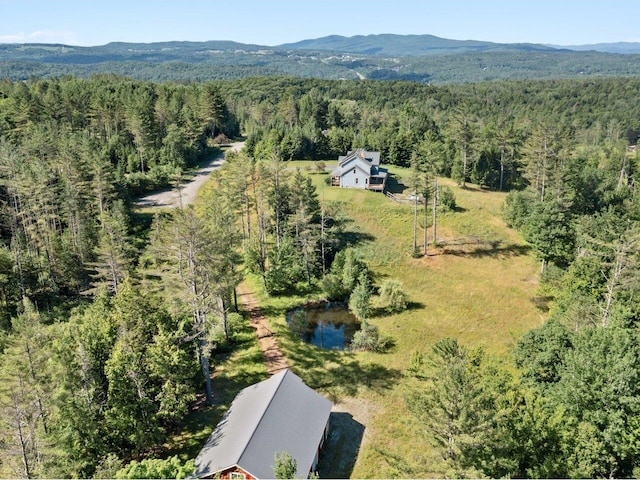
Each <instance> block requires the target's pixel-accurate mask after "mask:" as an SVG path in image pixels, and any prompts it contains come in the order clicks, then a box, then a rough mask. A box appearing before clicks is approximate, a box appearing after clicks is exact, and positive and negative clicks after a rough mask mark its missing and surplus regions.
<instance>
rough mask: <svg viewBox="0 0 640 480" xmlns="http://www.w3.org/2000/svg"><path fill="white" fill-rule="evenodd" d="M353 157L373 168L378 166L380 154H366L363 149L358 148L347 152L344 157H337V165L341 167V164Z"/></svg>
mask: <svg viewBox="0 0 640 480" xmlns="http://www.w3.org/2000/svg"><path fill="white" fill-rule="evenodd" d="M354 156H358V157H360V158H364V159H365V160H367V161H368V162H369V163H370V164H371V165H374V166H377V165H380V152H367V151H366V150H365V149H363V148H358V149H356V150H352V151H350V152H348V153H347V154H346V155H341V156H339V157H338V165H342V164H343V163H345V162H347V161H349V160H350V159H351V158H352V157H354Z"/></svg>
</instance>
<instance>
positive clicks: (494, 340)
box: [253, 162, 545, 478]
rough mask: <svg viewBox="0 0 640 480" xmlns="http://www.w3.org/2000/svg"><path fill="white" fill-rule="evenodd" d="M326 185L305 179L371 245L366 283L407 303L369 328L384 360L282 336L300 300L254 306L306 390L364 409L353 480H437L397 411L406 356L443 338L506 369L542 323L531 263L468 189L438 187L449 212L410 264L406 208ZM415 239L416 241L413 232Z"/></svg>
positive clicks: (495, 197)
mask: <svg viewBox="0 0 640 480" xmlns="http://www.w3.org/2000/svg"><path fill="white" fill-rule="evenodd" d="M307 164H308V162H305V163H302V162H292V164H291V166H294V167H295V166H298V165H307ZM328 165H330V164H329V163H328ZM391 172H392V173H393V174H394V176H395V179H396V180H397V181H399V182H402V176H403V175H405V176H406V175H407V171H406V170H404V169H399V168H392V169H391ZM326 176H327V175H324V174H318V173H313V174H312V178H313V181H314V184H315V185H316V187H317V189H318V194H319V196H320V198H321V199H324V201H325V202H328V201H339V202H342V203H343V205H344V210H345V213H346V214H347V216H348V217H350V218H351V219H352V220H353V223H351V224H350V226H349V228H350V229H351V230H352V231H354V232H357V233H361V234H365V235H362V236H363V237H366V238H371V240H366V241H363V242H362V243H360V244H359V245H358V246H357V247H356V248H357V249H358V250H359V252H360V253H361V255H362V256H363V258H364V259H365V260H366V261H367V263H368V264H369V266H370V268H371V269H372V270H373V272H374V274H375V277H376V283H378V284H380V283H381V282H382V281H383V280H384V278H396V279H398V280H400V281H401V282H402V283H403V285H404V288H405V290H406V292H407V293H408V294H409V297H410V300H411V302H412V303H411V308H410V309H408V310H407V311H405V312H402V313H400V314H396V315H391V316H379V317H376V318H374V319H373V320H372V322H373V323H375V324H376V325H377V326H378V327H379V328H380V330H381V332H382V333H383V334H385V335H388V336H390V337H392V339H393V341H394V344H395V345H394V347H393V348H392V349H391V351H389V352H387V353H384V354H373V353H345V352H333V351H323V350H320V349H318V348H316V347H313V346H310V345H306V344H303V343H302V342H300V341H299V340H298V339H297V338H295V337H294V336H293V335H291V334H290V332H289V331H288V329H287V327H286V323H285V318H284V313H285V311H286V310H287V308H290V307H291V306H293V305H295V304H297V303H301V302H303V301H304V300H305V299H302V298H286V299H282V298H280V299H270V298H268V297H266V296H265V295H264V293H260V294H259V298H260V302H261V304H262V305H263V306H264V308H265V311H266V312H267V313H268V315H269V318H270V321H271V324H272V326H273V329H274V331H276V332H277V333H278V335H279V336H280V344H281V346H282V347H283V348H284V350H285V353H286V355H287V357H288V358H289V359H290V362H291V364H292V365H293V369H294V370H295V371H296V372H297V373H298V374H299V375H301V376H302V377H303V378H304V379H305V381H306V382H307V383H308V384H309V385H311V386H312V387H314V388H316V389H318V390H319V391H321V392H323V393H324V394H325V395H327V396H328V397H329V398H331V399H332V400H334V401H340V400H341V399H345V398H346V397H352V398H356V399H359V400H362V402H364V404H365V405H368V417H367V418H368V419H369V421H368V423H367V425H366V430H365V436H364V438H365V440H364V442H363V444H362V447H361V450H360V453H359V456H358V460H357V462H356V465H355V468H354V470H353V473H352V476H353V477H359V478H371V477H377V478H381V477H383V478H390V477H396V476H401V477H429V476H431V477H434V476H435V477H441V476H442V474H443V472H442V471H441V470H440V469H439V467H440V463H439V460H438V458H437V456H436V455H435V453H434V452H433V451H432V449H430V448H429V447H428V446H427V444H426V442H425V441H424V439H423V437H422V436H421V432H420V428H419V425H416V424H415V420H414V419H413V417H412V416H411V415H410V414H409V413H408V412H407V409H406V406H405V403H404V392H405V391H406V387H407V383H408V379H407V378H406V377H405V375H404V373H405V371H406V368H407V366H408V364H409V359H410V357H411V354H412V352H414V351H419V352H428V351H429V349H430V347H431V345H432V344H433V342H434V341H435V340H437V339H439V338H442V337H445V336H449V337H456V338H457V339H458V340H459V341H461V342H462V343H463V344H465V345H469V346H482V347H484V348H485V350H486V352H487V353H488V354H489V355H490V356H492V357H494V358H495V359H496V360H497V361H503V362H507V363H509V362H510V359H509V351H510V350H511V347H512V346H513V344H514V342H515V341H516V340H517V339H518V338H519V337H520V336H521V335H522V334H523V333H524V332H526V331H527V330H529V329H531V328H533V327H535V326H538V325H540V324H541V323H542V322H543V321H544V318H545V315H544V313H542V312H540V311H539V310H537V309H536V307H535V304H534V302H533V299H534V298H535V296H536V288H537V281H536V279H537V273H538V264H537V262H536V261H535V259H534V258H533V256H532V254H531V253H530V251H529V249H528V247H527V245H526V244H525V243H524V242H523V241H522V239H521V238H520V237H519V235H517V233H516V232H514V231H513V230H511V229H509V228H507V227H506V226H505V224H504V222H503V220H502V219H501V212H500V209H501V206H502V204H503V202H504V198H505V194H503V193H497V192H489V191H485V190H482V189H479V188H477V187H475V186H473V185H470V186H469V187H468V188H467V189H460V188H458V187H457V186H455V185H454V184H453V183H452V182H450V181H449V180H447V179H443V180H442V182H443V183H445V184H447V185H449V186H451V188H452V189H453V191H454V194H455V196H456V201H457V204H458V207H459V208H458V209H457V211H455V212H450V213H446V214H443V215H441V216H440V218H439V220H438V223H439V224H438V239H439V241H440V242H441V247H440V248H438V249H437V250H435V249H433V248H431V250H430V255H429V256H427V257H424V258H418V259H415V258H413V257H412V256H411V249H412V242H413V206H412V205H409V204H400V203H396V202H393V201H392V200H390V199H389V198H387V197H386V196H384V195H382V194H380V193H373V192H367V191H361V190H346V189H340V188H337V187H328V186H326V185H325V184H324V179H325V178H326ZM429 235H431V232H429ZM418 237H419V239H421V238H422V233H421V232H419V234H418ZM253 286H254V289H256V290H258V291H260V288H261V286H260V282H258V281H255V279H254V282H253ZM354 413H356V412H354Z"/></svg>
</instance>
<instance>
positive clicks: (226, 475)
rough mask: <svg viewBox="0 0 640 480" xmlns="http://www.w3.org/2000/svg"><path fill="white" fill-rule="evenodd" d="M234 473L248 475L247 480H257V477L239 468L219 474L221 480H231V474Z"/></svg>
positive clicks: (232, 468)
mask: <svg viewBox="0 0 640 480" xmlns="http://www.w3.org/2000/svg"><path fill="white" fill-rule="evenodd" d="M232 473H241V474H244V475H246V477H247V480H256V478H255V477H253V476H251V474H249V473H247V472H245V471H244V470H243V469H241V468H240V467H238V466H235V467H231V468H229V469H227V470H223V471H222V472H219V478H222V479H224V480H229V479H230V478H231V474H232ZM212 478H213V477H212Z"/></svg>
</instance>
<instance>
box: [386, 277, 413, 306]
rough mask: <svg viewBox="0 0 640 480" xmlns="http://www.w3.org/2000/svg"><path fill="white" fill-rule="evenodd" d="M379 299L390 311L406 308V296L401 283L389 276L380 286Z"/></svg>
mask: <svg viewBox="0 0 640 480" xmlns="http://www.w3.org/2000/svg"><path fill="white" fill-rule="evenodd" d="M380 301H381V302H382V304H383V305H385V306H386V307H387V309H388V310H390V311H392V312H400V311H402V310H406V308H407V303H408V298H407V294H406V293H404V291H403V290H402V284H401V283H400V282H399V281H398V280H396V279H394V278H391V279H389V280H386V281H385V282H384V283H383V284H382V287H380Z"/></svg>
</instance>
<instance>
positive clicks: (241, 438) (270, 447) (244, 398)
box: [194, 369, 332, 480]
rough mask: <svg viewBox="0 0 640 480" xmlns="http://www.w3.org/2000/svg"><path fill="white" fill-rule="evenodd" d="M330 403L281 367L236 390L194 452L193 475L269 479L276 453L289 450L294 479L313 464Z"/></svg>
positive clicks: (325, 429) (323, 435) (305, 474)
mask: <svg viewBox="0 0 640 480" xmlns="http://www.w3.org/2000/svg"><path fill="white" fill-rule="evenodd" d="M331 407H332V404H331V402H330V401H329V400H327V399H326V398H324V397H323V396H322V395H320V394H318V393H317V392H315V391H314V390H313V389H311V388H310V387H308V386H307V385H305V384H304V383H303V382H302V379H301V378H300V377H298V376H297V375H295V374H294V373H293V372H291V371H290V370H288V369H287V370H283V371H282V372H279V373H277V374H275V375H274V376H272V377H271V378H269V379H267V380H264V381H263V382H260V383H256V384H254V385H251V386H249V387H247V388H245V389H244V390H242V391H240V393H238V395H236V398H235V399H234V400H233V402H232V403H231V406H230V407H229V410H228V411H227V413H226V414H225V416H224V417H223V418H222V420H221V421H220V423H218V426H217V427H216V429H215V430H214V431H213V433H212V434H211V436H210V437H209V439H208V440H207V443H206V444H205V446H204V447H203V448H202V450H201V451H200V453H199V454H198V456H197V457H196V471H195V474H194V476H195V477H196V478H214V477H215V478H223V479H247V480H252V479H259V478H273V477H274V474H273V465H274V463H275V462H274V456H275V454H276V452H277V453H282V452H283V451H285V450H286V451H287V452H288V453H289V454H290V455H291V456H292V457H293V458H294V459H295V461H296V464H297V467H298V471H297V474H296V478H307V477H308V476H309V474H310V473H311V472H314V471H315V470H316V468H317V463H318V456H319V453H320V449H321V448H322V445H323V444H324V441H325V440H326V438H327V434H328V428H329V415H330V413H331Z"/></svg>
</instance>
